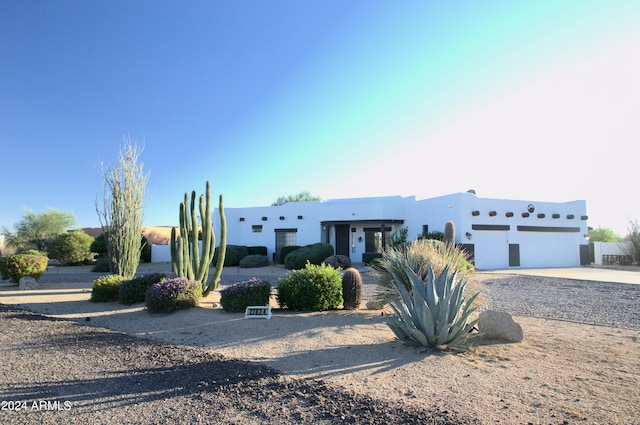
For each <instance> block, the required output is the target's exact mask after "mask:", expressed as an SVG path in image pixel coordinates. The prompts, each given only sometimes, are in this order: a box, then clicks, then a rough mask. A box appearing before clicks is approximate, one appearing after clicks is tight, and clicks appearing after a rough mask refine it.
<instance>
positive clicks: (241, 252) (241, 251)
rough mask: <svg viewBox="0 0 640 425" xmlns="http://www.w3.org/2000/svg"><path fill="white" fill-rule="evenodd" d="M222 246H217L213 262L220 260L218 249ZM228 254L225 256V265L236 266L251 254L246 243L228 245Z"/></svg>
mask: <svg viewBox="0 0 640 425" xmlns="http://www.w3.org/2000/svg"><path fill="white" fill-rule="evenodd" d="M219 250H220V247H217V248H216V252H215V254H214V255H213V261H212V262H213V263H214V264H217V262H218V251H219ZM225 252H226V254H225V256H224V266H225V267H234V266H237V265H239V264H240V260H242V259H243V258H244V257H246V256H247V255H249V249H248V248H247V247H246V246H244V245H227V250H226V251H225Z"/></svg>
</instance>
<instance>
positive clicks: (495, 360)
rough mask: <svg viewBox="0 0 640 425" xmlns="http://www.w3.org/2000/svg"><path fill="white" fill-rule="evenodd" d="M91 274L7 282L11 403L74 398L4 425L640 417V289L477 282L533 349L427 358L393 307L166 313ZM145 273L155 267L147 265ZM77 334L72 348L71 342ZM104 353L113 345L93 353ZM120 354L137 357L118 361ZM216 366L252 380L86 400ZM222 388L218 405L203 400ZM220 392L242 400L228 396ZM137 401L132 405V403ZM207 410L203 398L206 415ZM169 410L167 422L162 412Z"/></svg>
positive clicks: (627, 420)
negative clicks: (105, 295)
mask: <svg viewBox="0 0 640 425" xmlns="http://www.w3.org/2000/svg"><path fill="white" fill-rule="evenodd" d="M155 267H162V265H158V266H155ZM72 269H74V270H72ZM78 269H80V268H60V269H58V270H50V271H48V272H47V273H46V274H45V275H44V276H43V278H42V284H41V289H39V290H31V291H19V290H17V288H16V287H15V286H8V285H7V284H4V285H3V286H2V287H0V304H2V305H4V307H3V311H2V312H1V314H2V316H3V319H2V321H1V322H0V323H2V325H0V326H1V327H2V334H1V335H2V336H1V338H2V347H3V348H2V351H3V362H2V365H1V366H0V373H2V375H3V377H4V379H3V383H2V385H1V386H0V398H1V399H2V400H3V402H4V401H9V400H16V401H19V400H23V401H30V402H31V401H32V400H35V399H39V400H47V399H49V400H51V399H56V400H60V401H61V402H62V403H64V401H68V402H69V404H70V406H69V407H70V408H69V409H67V410H64V409H61V410H60V411H55V412H52V411H47V412H43V411H38V412H35V411H31V410H29V411H9V410H8V409H3V410H4V411H2V412H1V413H0V415H1V417H2V422H3V423H55V422H57V421H59V420H64V421H65V422H67V423H83V422H84V423H86V421H87V420H89V419H96V418H98V421H99V422H101V423H121V422H122V421H121V419H122V418H123V417H129V418H131V415H132V414H135V415H137V416H136V417H137V418H139V419H140V420H139V421H137V420H136V421H135V422H138V423H156V422H162V419H161V418H165V419H167V420H168V421H173V422H175V423H237V422H243V423H284V422H289V421H294V422H302V423H342V422H350V421H352V422H353V423H389V422H390V421H391V422H394V421H399V422H406V423H425V422H426V423H481V424H485V423H486V424H488V423H505V424H520V423H522V424H528V423H532V424H547V423H549V424H555V423H558V424H562V423H584V424H632V423H638V422H637V418H638V417H640V372H639V370H640V367H639V366H640V358H639V356H638V354H639V353H640V317H639V309H638V306H639V303H640V286H638V285H633V284H623V283H608V282H591V281H582V280H572V279H561V278H552V277H540V276H522V275H509V274H500V273H477V274H476V275H475V276H474V279H475V280H476V281H478V282H480V284H481V288H482V290H483V292H484V298H485V301H484V302H485V304H486V305H485V308H495V309H498V310H504V311H507V312H510V313H511V314H513V317H514V319H515V320H516V321H517V322H518V323H519V324H520V325H521V327H522V329H523V333H524V340H523V341H522V342H519V343H505V342H502V341H497V340H487V339H483V338H479V337H476V336H472V337H471V340H472V341H473V345H474V347H473V348H472V351H471V352H469V353H450V352H436V351H430V352H426V353H417V351H416V350H415V348H413V347H409V346H405V345H402V344H401V343H400V342H398V341H397V340H396V339H395V338H394V335H393V333H392V332H391V331H390V329H389V328H388V327H387V325H386V318H385V316H384V314H385V311H384V310H383V311H380V310H366V309H364V308H363V309H361V310H357V311H353V310H352V311H345V310H334V311H327V312H310V313H297V312H289V311H286V310H279V309H278V308H277V305H274V309H273V316H272V318H271V319H269V320H266V319H255V320H246V319H244V315H243V314H241V313H226V312H224V311H223V310H222V309H220V308H218V307H217V304H216V303H217V301H218V300H219V293H218V292H214V293H212V294H210V295H209V296H208V297H206V298H204V299H203V301H202V303H201V305H200V306H199V307H197V308H193V309H189V310H184V311H178V312H175V313H171V314H160V315H152V314H150V313H148V312H147V311H145V308H144V306H143V305H134V306H125V305H121V304H118V303H90V302H89V301H88V299H89V296H90V292H91V282H90V281H87V276H89V277H90V276H91V275H90V274H88V273H87V272H88V269H84V270H82V269H80V270H78ZM139 271H140V272H146V270H144V268H143V267H142V266H141V270H139ZM148 271H149V272H150V271H152V270H151V269H149V270H148ZM153 271H155V270H153ZM285 273H286V270H284V269H282V268H281V267H277V266H270V267H263V268H259V269H252V270H243V269H239V268H235V267H232V268H225V271H224V273H223V280H222V284H223V286H224V285H228V284H231V283H233V282H236V281H240V280H242V279H245V278H247V276H249V274H251V276H260V277H262V278H265V279H268V280H270V281H271V283H272V284H275V283H276V282H277V279H278V278H279V277H280V276H283V275H284V274H285ZM363 278H364V281H365V285H364V286H365V291H364V299H363V307H364V303H365V301H366V300H367V298H371V297H372V294H373V293H374V289H375V284H374V283H373V280H374V276H373V272H371V271H370V270H366V269H365V270H363ZM612 302H617V303H618V305H613V306H612V305H611V303H612ZM23 309H26V310H27V311H24V310H23ZM28 312H32V313H37V314H41V315H44V317H43V316H33V315H31V313H28ZM388 313H389V312H388V311H386V314H388ZM45 324H46V325H45ZM125 334H126V335H125ZM63 335H64V336H65V338H68V340H66V342H65V343H64V344H60V341H61V340H60V338H62V336H63ZM88 335H90V338H89V337H88ZM120 338H126V341H128V342H126V343H124V344H123V343H121V341H120ZM129 338H133V341H137V342H136V343H132V342H131V340H130V339H129ZM83 341H86V344H85V342H83ZM100 341H102V342H100ZM105 341H106V342H105ZM108 341H112V342H113V344H109V342H108ZM118 341H120V342H118ZM92 345H96V346H100V347H102V348H100V350H99V351H95V350H93V351H92V350H88V351H87V349H89V347H91V346H92ZM107 346H109V348H108V349H107V348H105V347H107ZM141 347H142V348H141ZM116 349H117V350H118V352H117V353H112V351H113V350H116ZM136 350H141V352H140V353H138V354H136ZM53 353H56V354H55V355H53ZM98 353H101V355H98ZM143 353H144V355H143ZM149 353H154V354H153V355H152V356H150V354H149ZM179 353H183V355H182V356H180V354H179ZM176 355H177V356H178V357H179V358H178V359H177V360H176V359H175V357H176ZM110 356H114V357H115V358H120V359H125V358H126V359H127V361H121V362H118V361H113V360H111V361H109V360H108V359H109V358H110ZM212 358H213V359H215V362H214V363H213V364H216V362H219V364H220V366H219V367H222V368H223V369H225V368H226V367H225V366H222V364H224V362H225V361H231V363H233V362H234V361H235V363H234V364H236V367H239V366H238V365H241V367H240V369H241V370H246V371H247V376H249V377H251V376H252V374H253V377H252V378H251V379H240V380H238V379H236V382H233V380H231V381H229V380H228V378H225V379H227V380H228V383H227V384H226V385H220V383H219V382H211V380H210V381H207V379H206V376H207V375H206V374H204V375H203V374H202V371H200V372H199V377H198V376H191V377H190V380H189V382H191V381H194V382H193V385H194V386H195V388H194V389H191V390H189V391H188V392H184V391H183V392H180V391H179V388H176V387H175V386H174V384H176V385H178V384H179V383H178V382H172V380H166V381H165V380H163V381H161V382H160V383H157V382H156V383H155V384H154V385H155V387H154V388H153V390H149V393H154V392H158V391H159V392H161V393H163V394H164V395H163V396H162V397H158V398H154V397H148V395H145V392H144V391H143V392H142V393H138V392H137V390H138V389H137V388H131V387H127V386H126V385H125V383H126V382H129V380H126V379H123V380H122V383H121V384H122V385H125V386H124V387H121V386H119V385H116V387H115V388H110V387H109V386H103V388H101V390H102V391H104V394H102V393H101V392H97V393H95V394H93V395H91V396H90V397H89V396H88V394H87V393H86V391H87V390H89V392H91V391H95V390H96V389H95V388H93V389H92V388H91V386H92V385H94V386H95V385H96V384H95V382H96V381H95V380H96V377H97V376H98V377H104V376H105V375H109V374H116V375H117V374H122V373H125V374H129V375H130V376H136V375H139V374H140V373H141V370H149V369H150V368H151V369H153V368H158V369H162V370H164V369H166V368H168V369H169V370H170V369H173V368H177V369H180V367H183V366H182V363H184V362H185V361H187V362H188V363H189V365H191V366H193V365H194V364H201V362H200V361H199V359H206V361H212V360H211V359H212ZM238 360H240V361H241V362H237V361H238ZM202 361H205V360H202ZM42 362H45V364H43V363H42ZM247 362H249V363H247ZM211 368H213V369H216V367H215V366H211ZM187 370H193V368H189V369H187ZM207 373H213V371H212V370H210V371H209V372H207ZM185 374H186V375H187V376H188V375H189V373H187V372H185ZM239 375H242V372H240V373H239ZM239 378H241V376H240V377H239ZM265 380H266V381H265ZM178 381H180V380H178ZM196 381H197V382H196ZM70 382H75V386H73V385H72V386H70V385H69V383H70ZM112 383H113V382H112ZM116 383H117V382H116ZM214 384H216V385H215V386H214ZM276 384H277V385H276ZM139 385H143V386H144V383H142V384H139ZM274 385H276V386H275V387H274ZM305 385H310V386H306V387H305ZM178 386H179V385H178ZM214 387H215V391H216V392H217V393H218V396H217V398H216V401H215V402H213V401H209V402H208V403H207V402H204V401H202V400H207V399H209V398H210V397H211V396H212V395H211V394H212V391H214ZM303 387H304V388H306V390H301V388H303ZM260 388H262V389H260ZM246 391H248V393H246V394H245V392H246ZM305 391H306V392H305ZM172 393H174V394H175V396H171V394H172ZM290 393H292V394H293V395H292V394H290ZM221 394H226V395H227V396H228V395H229V394H235V398H233V399H229V400H227V401H226V402H225V397H222V396H221ZM250 394H252V395H250ZM312 396H313V398H312V400H309V397H312ZM123 397H124V398H128V399H130V402H127V403H124V404H122V403H120V402H119V401H118V400H119V399H122V398H123ZM345 397H346V399H345ZM197 400H201V402H202V403H204V404H202V405H201V406H200V408H198V409H196V411H197V412H198V413H194V410H193V409H194V407H193V403H196V401H197ZM292 400H293V401H292ZM331 400H342V401H340V402H335V403H332V402H331ZM345 400H348V401H345ZM220 403H222V404H223V406H221V405H220ZM345 403H346V404H345ZM196 404H197V403H196ZM335 404H338V406H335ZM62 405H64V404H62ZM158 405H161V406H162V407H161V409H162V412H163V413H157V415H152V414H151V412H150V409H158V408H159V407H158ZM152 406H153V407H152ZM277 406H280V407H277ZM332 406H333V407H332ZM348 406H351V409H349V408H348ZM376 406H378V407H376ZM276 407H277V408H276ZM345 411H351V413H350V414H345ZM136 412H137V413H136ZM383 412H384V413H383ZM122 415H124V416H122ZM158 415H160V416H158ZM203 415H204V416H203ZM264 415H267V416H264ZM398 415H400V416H398ZM402 415H404V416H402ZM62 418H64V419H62ZM171 418H173V419H171ZM129 420H130V419H129ZM74 421H77V422H74ZM428 421H431V422H428Z"/></svg>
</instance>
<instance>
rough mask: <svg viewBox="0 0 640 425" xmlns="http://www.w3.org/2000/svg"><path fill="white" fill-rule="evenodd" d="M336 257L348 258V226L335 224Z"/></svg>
mask: <svg viewBox="0 0 640 425" xmlns="http://www.w3.org/2000/svg"><path fill="white" fill-rule="evenodd" d="M336 255H346V256H347V257H348V256H349V225H348V224H336Z"/></svg>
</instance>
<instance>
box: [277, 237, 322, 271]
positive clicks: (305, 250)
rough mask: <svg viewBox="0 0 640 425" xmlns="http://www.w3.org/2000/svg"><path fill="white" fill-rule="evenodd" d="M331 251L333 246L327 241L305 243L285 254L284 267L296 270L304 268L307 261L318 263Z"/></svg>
mask: <svg viewBox="0 0 640 425" xmlns="http://www.w3.org/2000/svg"><path fill="white" fill-rule="evenodd" d="M333 253H334V251H333V246H332V245H330V244H328V243H323V242H319V243H314V244H311V245H305V246H303V247H302V248H300V249H296V250H295V251H293V252H290V253H289V255H287V257H286V258H285V260H284V267H285V268H286V269H288V270H298V269H302V268H304V267H305V265H306V264H307V262H309V263H311V264H315V265H320V264H322V261H324V259H325V258H327V257H330V256H332V255H333Z"/></svg>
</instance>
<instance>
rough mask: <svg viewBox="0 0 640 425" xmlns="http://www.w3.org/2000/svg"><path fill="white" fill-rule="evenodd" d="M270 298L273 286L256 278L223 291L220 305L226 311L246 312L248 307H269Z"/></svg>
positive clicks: (235, 284)
mask: <svg viewBox="0 0 640 425" xmlns="http://www.w3.org/2000/svg"><path fill="white" fill-rule="evenodd" d="M270 296H271V284H270V283H269V282H267V281H266V280H262V279H256V278H255V277H254V278H251V279H249V280H246V281H244V282H238V283H234V284H233V285H231V286H229V287H227V288H224V289H222V290H221V291H220V304H221V305H222V308H223V309H224V310H225V311H228V312H236V313H237V312H244V311H245V310H246V308H247V307H248V306H252V305H269V297H270Z"/></svg>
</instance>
